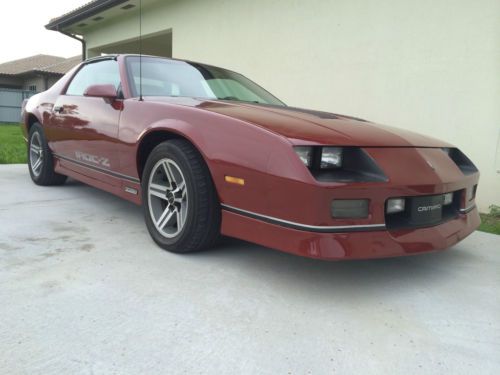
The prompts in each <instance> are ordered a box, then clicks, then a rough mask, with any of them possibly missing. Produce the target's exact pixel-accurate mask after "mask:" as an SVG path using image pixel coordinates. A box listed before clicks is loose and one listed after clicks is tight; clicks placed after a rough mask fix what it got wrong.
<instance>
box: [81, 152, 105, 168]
mask: <svg viewBox="0 0 500 375" xmlns="http://www.w3.org/2000/svg"><path fill="white" fill-rule="evenodd" d="M75 156H76V158H77V159H78V160H81V161H84V162H87V163H92V164H97V165H102V166H103V167H107V168H110V167H111V165H110V164H109V159H108V158H103V157H100V156H97V155H91V154H86V153H84V152H81V151H75Z"/></svg>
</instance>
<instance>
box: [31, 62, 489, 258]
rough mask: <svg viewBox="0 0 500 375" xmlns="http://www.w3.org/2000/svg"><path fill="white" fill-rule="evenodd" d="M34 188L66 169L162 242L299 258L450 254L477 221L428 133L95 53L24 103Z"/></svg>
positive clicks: (471, 202)
mask: <svg viewBox="0 0 500 375" xmlns="http://www.w3.org/2000/svg"><path fill="white" fill-rule="evenodd" d="M22 118H23V122H22V130H23V132H24V135H25V139H26V141H27V145H28V147H27V149H28V166H29V173H30V175H31V178H32V180H33V182H34V183H35V184H38V185H59V184H63V183H64V182H65V180H66V178H67V177H68V176H69V177H72V178H74V179H77V180H79V181H82V182H84V183H86V184H89V185H92V186H94V187H97V188H99V189H102V190H105V191H108V192H110V193H113V194H116V195H118V196H120V197H122V198H125V199H127V200H129V201H132V202H134V203H136V204H142V206H143V208H144V209H143V211H144V217H145V222H146V227H147V229H148V231H149V233H150V234H151V237H152V238H153V240H154V241H155V242H156V243H157V244H158V245H159V246H160V247H162V248H164V249H166V250H169V251H172V252H177V253H186V252H192V251H197V250H201V249H204V248H209V247H211V246H214V245H215V244H216V243H217V239H218V238H219V236H220V235H226V236H230V237H236V238H239V239H243V240H247V241H250V242H254V243H257V244H260V245H263V246H267V247H270V248H274V249H278V250H282V251H286V252H290V253H293V254H297V255H302V256H306V257H312V258H319V259H326V260H335V259H360V258H378V257H391V256H400V255H409V254H418V253H424V252H429V251H434V250H440V249H446V248H449V247H450V246H452V245H454V244H456V243H457V242H458V241H460V240H462V239H463V238H465V237H466V236H468V235H469V234H470V233H471V232H473V231H474V230H475V229H476V228H477V227H478V225H479V222H480V221H479V215H478V211H477V208H476V205H475V196H476V190H477V184H478V179H479V172H478V170H477V168H476V167H475V166H474V164H473V163H472V162H471V161H470V160H469V158H467V156H466V155H465V154H464V153H463V152H461V151H460V150H459V149H458V148H456V147H454V146H452V145H450V144H448V143H446V142H442V141H440V140H437V139H433V138H430V137H427V136H423V135H419V134H417V133H413V132H410V131H405V130H401V129H397V128H392V127H388V126H382V125H377V124H374V123H372V122H369V121H366V120H363V119H360V118H355V117H350V116H345V115H339V114H335V113H329V112H322V111H315V110H308V109H301V108H295V107H290V106H287V105H285V104H284V103H283V102H282V101H280V100H279V99H277V98H276V97H275V96H273V95H272V94H270V93H269V92H268V91H266V90H264V89H263V88H262V87H260V86H258V85H257V84H255V83H253V82H252V81H250V80H249V79H248V78H246V77H244V76H243V75H241V74H239V73H236V72H233V71H230V70H227V69H222V68H218V67H214V66H210V65H207V64H201V63H196V62H192V61H186V60H176V59H166V58H160V57H154V56H144V55H107V56H101V57H97V58H92V59H89V60H86V61H84V62H82V63H81V64H80V65H78V66H77V67H75V68H74V69H72V70H71V71H70V72H68V73H67V74H66V75H65V76H64V77H62V78H61V79H60V80H59V81H58V82H57V83H56V84H55V85H54V86H52V87H51V88H50V89H49V90H47V91H45V92H43V93H40V94H37V95H35V96H33V97H31V98H30V99H29V100H28V101H27V102H25V103H24V105H23V112H22Z"/></svg>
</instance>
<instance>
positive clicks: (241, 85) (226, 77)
mask: <svg viewBox="0 0 500 375" xmlns="http://www.w3.org/2000/svg"><path fill="white" fill-rule="evenodd" d="M139 60H140V59H139V56H129V57H127V60H126V61H127V69H128V75H129V81H130V82H131V89H132V95H133V96H139V91H140V90H139V85H140V81H141V79H140V76H141V69H142V95H143V96H183V97H194V98H206V99H219V100H234V101H241V102H250V103H262V104H272V105H280V106H284V105H285V104H284V103H283V102H282V101H280V100H279V99H277V98H276V97H274V96H273V95H271V94H270V93H269V92H267V91H266V90H264V89H263V88H262V87H260V86H259V85H257V84H256V83H254V82H252V81H250V80H249V79H248V78H246V77H244V76H243V75H241V74H238V73H235V72H231V71H229V70H225V69H221V68H216V67H213V66H207V65H202V64H197V63H192V62H187V61H179V60H168V59H163V58H159V57H149V56H143V57H142V68H141V67H140V62H139Z"/></svg>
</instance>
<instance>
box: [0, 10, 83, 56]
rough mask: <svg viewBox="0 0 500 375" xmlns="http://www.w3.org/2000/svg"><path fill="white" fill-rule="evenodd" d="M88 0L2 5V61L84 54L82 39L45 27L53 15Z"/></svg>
mask: <svg viewBox="0 0 500 375" xmlns="http://www.w3.org/2000/svg"><path fill="white" fill-rule="evenodd" d="M88 2H89V0H43V1H42V0H14V1H9V2H8V3H7V4H8V5H7V4H4V5H3V6H2V22H0V63H2V62H6V61H11V60H15V59H20V58H23V57H28V56H32V55H36V54H39V53H43V54H47V55H56V56H62V57H71V56H76V55H79V54H81V51H82V45H81V44H80V42H78V41H76V40H74V39H72V38H70V37H68V36H65V35H63V34H61V33H58V32H56V31H49V30H46V29H45V27H44V26H45V25H46V24H47V23H49V21H50V19H51V18H54V17H58V16H60V15H62V14H64V13H66V12H68V11H71V10H73V9H75V8H77V7H79V6H81V5H83V4H86V3H88Z"/></svg>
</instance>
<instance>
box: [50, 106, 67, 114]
mask: <svg viewBox="0 0 500 375" xmlns="http://www.w3.org/2000/svg"><path fill="white" fill-rule="evenodd" d="M52 110H53V111H54V112H56V113H62V111H63V110H64V107H63V106H60V105H56V106H55V107H54V108H52Z"/></svg>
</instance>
